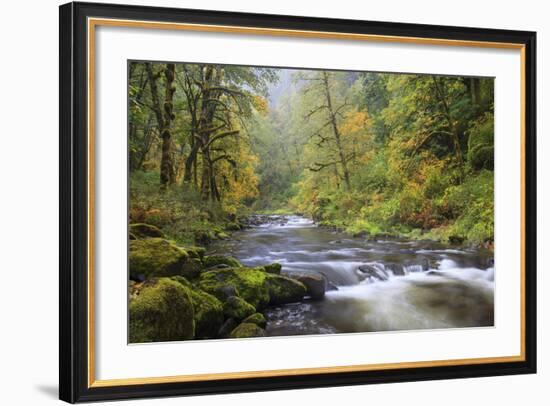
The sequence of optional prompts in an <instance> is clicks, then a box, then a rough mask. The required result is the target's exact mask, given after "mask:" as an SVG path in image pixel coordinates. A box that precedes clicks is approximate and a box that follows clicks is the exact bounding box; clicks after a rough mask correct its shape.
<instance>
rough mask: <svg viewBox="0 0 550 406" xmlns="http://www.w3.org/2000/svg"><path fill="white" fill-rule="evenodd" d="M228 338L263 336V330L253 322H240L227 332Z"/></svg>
mask: <svg viewBox="0 0 550 406" xmlns="http://www.w3.org/2000/svg"><path fill="white" fill-rule="evenodd" d="M229 337H230V338H249V337H265V331H264V329H263V328H261V327H259V326H258V325H256V324H254V323H241V324H239V325H238V326H237V327H236V328H235V329H234V330H233V331H232V332H231V334H229Z"/></svg>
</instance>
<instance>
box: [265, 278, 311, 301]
mask: <svg viewBox="0 0 550 406" xmlns="http://www.w3.org/2000/svg"><path fill="white" fill-rule="evenodd" d="M266 276H267V277H266V279H265V282H266V285H267V288H268V292H269V304H271V305H281V304H286V303H294V302H299V301H301V300H303V298H304V296H305V295H306V287H305V286H304V284H303V283H301V282H299V281H297V280H294V279H292V278H288V277H286V276H282V275H274V274H266Z"/></svg>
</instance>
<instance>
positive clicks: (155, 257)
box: [129, 238, 202, 280]
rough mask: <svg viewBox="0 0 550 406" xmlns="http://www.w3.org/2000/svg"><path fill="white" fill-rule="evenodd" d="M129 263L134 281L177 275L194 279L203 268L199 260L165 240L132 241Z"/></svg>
mask: <svg viewBox="0 0 550 406" xmlns="http://www.w3.org/2000/svg"><path fill="white" fill-rule="evenodd" d="M129 262H130V278H132V279H134V280H144V279H147V278H150V277H160V276H175V275H181V276H185V277H187V278H194V277H196V276H198V274H199V273H200V270H201V268H202V264H201V262H200V260H199V259H197V258H191V257H190V255H189V254H188V253H187V252H186V251H185V250H183V249H182V248H180V247H178V246H176V245H175V244H174V243H172V242H170V241H168V240H165V239H163V238H146V239H140V240H130V253H129Z"/></svg>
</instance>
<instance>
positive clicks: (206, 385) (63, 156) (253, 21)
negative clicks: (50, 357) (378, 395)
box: [59, 3, 536, 403]
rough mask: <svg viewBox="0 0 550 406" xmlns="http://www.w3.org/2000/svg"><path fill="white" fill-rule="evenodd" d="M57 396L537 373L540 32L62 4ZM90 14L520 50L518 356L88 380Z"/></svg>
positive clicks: (229, 390) (140, 394) (158, 393)
mask: <svg viewBox="0 0 550 406" xmlns="http://www.w3.org/2000/svg"><path fill="white" fill-rule="evenodd" d="M59 12H60V34H59V49H60V78H59V79H60V88H59V92H60V106H59V123H60V141H59V144H60V161H59V165H60V171H59V176H60V178H59V181H60V196H59V198H60V206H59V210H60V211H59V217H60V223H59V228H60V252H59V259H60V269H59V272H60V273H59V316H60V328H59V335H60V341H59V354H60V358H59V364H60V365H59V366H60V375H59V397H60V399H62V400H64V401H67V402H71V403H74V402H83V401H98V400H114V399H127V398H145V397H159V396H179V395H195V394H213V393H234V392H246V391H266V390H278V389H297V388H311V387H326V386H343V385H358V384H372V383H388V382H403V381H423V380H431V379H449V378H466V377H482V376H496V375H512V374H527V373H535V372H536V141H535V136H536V33H534V32H527V31H510V30H497V29H480V28H463V27H446V26H435V25H419V24H402V23H389V22H373V21H356V20H341V19H326V18H309V17H295V16H281V15H262V14H248V13H233V12H218V11H205V10H186V9H173V8H159V7H143V6H125V5H113V4H94V3H68V4H65V5H62V6H60V9H59ZM89 17H100V18H114V19H129V20H140V21H161V22H172V23H193V24H209V25H224V26H242V27H260V28H268V29H283V30H285V29H286V30H288V29H291V30H301V31H315V32H318V31H322V32H328V33H332V32H334V33H337V32H338V33H352V34H368V35H380V36H393V37H413V38H425V39H443V40H458V41H483V42H487V43H492V42H493V43H513V44H519V45H521V46H523V47H524V52H525V55H524V57H525V66H524V69H525V71H524V73H525V75H524V78H525V80H524V147H525V165H524V193H525V196H523V198H524V213H523V214H524V218H523V219H522V220H523V224H524V228H525V240H524V257H523V261H524V264H523V266H524V268H525V280H524V309H525V317H524V337H525V341H524V349H525V357H524V360H520V361H517V362H495V363H482V364H479V363H477V364H471V365H450V366H429V367H414V368H399V369H390V370H371V371H360V372H337V373H313V374H307V375H288V376H276V377H254V378H239V379H217V380H210V381H198V382H166V383H146V384H132V385H118V386H99V387H94V386H90V384H89V379H88V378H89V377H88V369H89V364H88V363H89V353H88V338H89V337H88V333H89V331H88V312H87V307H88V300H89V297H88V294H89V286H88V279H87V276H86V275H87V266H88V244H87V238H88V237H87V236H88V217H87V210H88V204H89V195H88V189H87V182H88V177H87V165H88V162H87V159H88V158H87V157H88V151H87V145H88V143H87V125H88V122H87V120H88V110H87V100H88V94H87V62H88V56H87V52H86V50H87V19H88V18H89Z"/></svg>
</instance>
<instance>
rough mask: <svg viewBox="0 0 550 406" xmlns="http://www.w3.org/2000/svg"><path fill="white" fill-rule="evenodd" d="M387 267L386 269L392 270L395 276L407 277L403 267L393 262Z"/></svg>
mask: <svg viewBox="0 0 550 406" xmlns="http://www.w3.org/2000/svg"><path fill="white" fill-rule="evenodd" d="M385 265H386V269H387V270H390V271H391V272H392V273H393V274H394V275H395V276H404V275H405V270H404V269H403V265H401V264H396V263H393V262H390V263H387V264H385Z"/></svg>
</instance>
